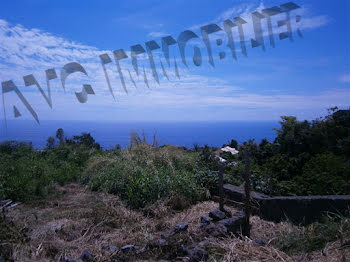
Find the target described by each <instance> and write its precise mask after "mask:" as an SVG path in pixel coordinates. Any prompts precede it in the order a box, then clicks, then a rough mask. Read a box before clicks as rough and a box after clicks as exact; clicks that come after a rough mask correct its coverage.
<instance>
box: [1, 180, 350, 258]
mask: <svg viewBox="0 0 350 262" xmlns="http://www.w3.org/2000/svg"><path fill="white" fill-rule="evenodd" d="M58 192H59V193H58V194H57V196H55V197H51V198H50V199H46V200H40V201H32V202H30V203H27V204H23V205H21V206H19V207H17V208H15V209H13V210H10V211H9V213H7V214H6V217H7V220H12V221H13V222H14V224H15V225H16V227H17V228H19V229H20V230H22V231H21V232H26V233H25V234H26V235H27V236H28V237H29V238H30V240H29V241H28V242H17V243H1V247H5V246H6V247H7V248H8V247H10V248H11V249H12V252H13V258H14V260H15V261H21V262H25V261H55V260H56V261H57V258H58V257H59V256H60V254H62V253H63V252H66V254H67V256H68V257H69V258H78V257H79V255H80V253H81V252H82V251H83V250H84V249H87V250H89V252H90V253H92V254H93V255H94V256H95V259H96V261H103V260H104V259H106V258H108V257H109V255H110V254H109V255H108V254H106V253H104V252H103V251H102V250H101V246H102V244H105V243H107V244H109V245H110V246H116V247H121V246H124V245H128V244H134V245H137V246H140V247H142V246H144V245H146V244H147V243H148V242H149V241H152V240H155V239H158V238H159V236H160V234H161V233H163V232H165V231H168V230H169V229H171V228H172V226H173V225H174V224H176V223H177V222H180V221H185V222H187V223H189V229H188V232H187V233H185V234H183V235H182V236H180V238H183V239H180V240H181V241H183V240H184V241H187V242H186V243H196V242H199V241H202V242H203V243H204V242H205V243H206V244H205V245H206V246H209V250H210V253H211V255H210V257H209V261H225V262H226V261H237V262H238V261H285V262H287V261H300V262H302V261H341V255H342V253H341V250H339V246H340V243H339V242H338V241H337V242H332V243H329V244H327V246H326V248H325V249H324V250H323V251H322V252H321V251H318V252H313V253H311V254H308V255H297V256H293V257H290V256H288V255H286V254H285V253H283V252H282V251H279V250H278V249H276V248H274V247H273V245H272V243H273V241H275V240H276V236H277V235H279V234H283V233H284V234H286V233H288V232H295V231H297V230H301V229H300V228H299V227H296V226H292V225H290V224H289V223H285V222H284V223H278V224H276V223H272V222H267V221H264V220H261V219H260V218H258V217H252V218H251V223H252V232H251V239H253V240H251V239H246V238H236V237H232V238H231V237H228V238H222V239H214V238H211V237H209V236H207V235H205V234H204V233H203V232H202V231H201V230H200V229H199V228H198V225H199V218H200V216H203V215H207V214H208V212H209V211H210V210H212V209H214V208H217V203H215V202H212V201H207V202H202V203H199V204H197V205H194V206H192V207H190V208H188V209H186V210H184V211H181V212H175V211H173V210H171V209H170V208H169V206H168V205H167V202H164V201H163V202H159V203H156V204H154V205H153V206H151V207H148V210H147V209H145V210H143V211H132V210H130V209H129V208H127V207H126V206H125V205H124V204H123V203H122V202H121V201H120V200H119V199H118V197H116V196H114V195H109V194H104V193H96V192H91V191H89V190H87V189H85V188H83V187H82V186H81V185H76V184H71V185H67V186H64V187H61V188H59V189H58ZM150 210H152V212H151V213H152V217H151V216H148V215H149V214H150ZM231 211H232V212H235V210H234V209H231ZM145 214H148V215H145ZM254 239H263V240H265V241H266V242H267V245H266V246H261V245H259V244H257V243H256V242H255V241H254ZM158 251H159V250H158ZM158 251H157V249H156V250H154V251H152V252H153V253H147V254H146V255H147V256H148V257H146V258H148V259H150V258H163V257H162V256H163V255H165V253H164V250H163V251H159V253H156V252H158ZM170 251H171V252H175V251H174V250H170ZM170 251H169V252H170ZM162 252H163V253H162ZM345 254H346V255H348V257H350V253H349V249H347V250H345ZM142 258H145V257H142ZM166 258H168V259H169V257H166ZM133 260H134V259H133V258H132V257H130V256H129V258H127V259H125V260H120V261H133ZM171 260H172V261H173V259H171ZM118 261H119V260H118Z"/></svg>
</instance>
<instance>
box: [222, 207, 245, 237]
mask: <svg viewBox="0 0 350 262" xmlns="http://www.w3.org/2000/svg"><path fill="white" fill-rule="evenodd" d="M219 224H221V225H223V226H225V227H226V228H227V231H228V232H231V233H238V232H239V231H240V230H241V229H242V228H243V227H244V225H245V214H244V212H242V211H240V212H237V213H235V214H234V216H233V217H232V218H228V219H223V220H220V221H219Z"/></svg>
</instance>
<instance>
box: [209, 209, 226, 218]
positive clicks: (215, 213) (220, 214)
mask: <svg viewBox="0 0 350 262" xmlns="http://www.w3.org/2000/svg"><path fill="white" fill-rule="evenodd" d="M209 217H211V218H212V219H213V220H214V221H220V220H222V219H225V218H226V214H225V212H222V211H221V210H219V209H214V210H212V211H210V212H209Z"/></svg>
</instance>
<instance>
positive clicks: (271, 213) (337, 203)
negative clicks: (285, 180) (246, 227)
mask: <svg viewBox="0 0 350 262" xmlns="http://www.w3.org/2000/svg"><path fill="white" fill-rule="evenodd" d="M224 192H225V195H226V197H227V198H228V199H229V200H232V201H236V202H243V197H244V195H245V194H244V189H243V188H241V187H237V186H233V185H230V184H226V185H224ZM251 197H252V201H253V203H254V205H255V206H256V207H257V211H256V212H255V213H256V214H257V215H259V216H260V217H261V218H263V219H265V220H269V221H274V222H280V221H282V220H286V219H289V220H290V221H292V222H293V223H297V224H300V223H302V224H309V223H312V222H314V221H317V220H318V219H319V218H320V217H321V216H322V215H324V214H326V213H327V212H331V213H336V214H341V215H347V212H348V211H349V210H350V195H341V196H297V197H285V196H278V197H269V196H266V195H264V194H260V193H257V192H252V194H251Z"/></svg>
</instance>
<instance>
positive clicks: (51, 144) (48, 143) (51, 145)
mask: <svg viewBox="0 0 350 262" xmlns="http://www.w3.org/2000/svg"><path fill="white" fill-rule="evenodd" d="M46 147H47V149H53V148H54V147H55V138H54V137H53V136H50V137H49V138H47V140H46Z"/></svg>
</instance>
